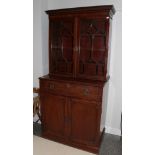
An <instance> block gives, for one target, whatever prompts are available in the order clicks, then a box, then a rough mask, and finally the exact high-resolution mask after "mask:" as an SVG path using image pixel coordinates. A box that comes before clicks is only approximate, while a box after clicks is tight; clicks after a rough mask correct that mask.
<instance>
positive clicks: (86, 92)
mask: <svg viewBox="0 0 155 155" xmlns="http://www.w3.org/2000/svg"><path fill="white" fill-rule="evenodd" d="M84 95H85V96H87V95H89V90H88V89H87V88H86V89H84Z"/></svg>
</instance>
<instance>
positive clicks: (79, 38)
mask: <svg viewBox="0 0 155 155" xmlns="http://www.w3.org/2000/svg"><path fill="white" fill-rule="evenodd" d="M46 13H47V14H48V16H49V74H48V75H46V76H44V77H41V78H40V99H41V114H42V136H43V137H45V138H48V139H51V140H54V141H57V142H61V143H64V144H67V145H70V146H73V147H76V148H80V149H83V150H87V151H90V152H93V153H98V151H99V147H100V142H101V137H102V135H103V132H104V129H103V131H100V126H101V113H102V101H103V98H102V94H103V87H104V84H105V82H106V80H107V76H108V55H109V52H108V50H109V42H110V39H109V33H110V23H111V19H112V15H113V14H114V13H115V10H114V7H113V6H111V5H109V6H96V7H85V8H72V9H60V10H49V11H46Z"/></svg>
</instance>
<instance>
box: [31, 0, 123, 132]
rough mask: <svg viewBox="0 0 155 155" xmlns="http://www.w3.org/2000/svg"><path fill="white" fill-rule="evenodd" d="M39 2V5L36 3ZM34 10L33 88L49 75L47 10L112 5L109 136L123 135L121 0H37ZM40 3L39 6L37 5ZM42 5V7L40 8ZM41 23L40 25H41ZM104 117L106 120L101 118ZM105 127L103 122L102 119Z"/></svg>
mask: <svg viewBox="0 0 155 155" xmlns="http://www.w3.org/2000/svg"><path fill="white" fill-rule="evenodd" d="M36 1H37V2H36ZM34 2H35V3H34V5H36V6H34V9H36V11H38V10H40V11H38V15H36V16H35V17H36V18H37V20H38V24H36V19H35V18H34V20H35V21H34V24H35V25H34V27H35V26H36V28H37V29H35V32H34V34H35V36H34V40H35V39H36V40H35V41H34V53H35V54H34V55H35V58H34V85H38V80H37V78H38V77H39V76H40V75H43V74H46V73H48V57H47V56H48V40H47V39H48V32H47V30H48V19H47V15H46V14H45V13H44V11H45V10H51V9H60V8H71V7H82V6H95V5H108V4H113V5H114V6H115V9H116V14H115V15H114V17H113V21H112V42H111V60H110V77H111V78H110V81H109V83H108V85H107V86H106V89H107V92H106V94H107V98H106V101H107V111H105V112H106V120H105V125H106V132H108V133H111V134H116V135H120V120H121V109H122V108H121V106H122V82H121V81H122V79H121V76H122V75H121V74H122V70H121V65H122V64H121V63H122V53H121V52H122V49H121V46H122V45H121V42H122V38H121V36H122V33H121V30H122V27H121V25H122V18H121V17H122V11H121V10H122V3H121V1H120V0H105V1H104V0H85V1H83V0H78V1H73V0H44V1H42V2H41V0H34ZM36 3H37V4H36ZM38 3H39V4H38ZM40 5H41V6H40ZM40 22H41V23H40ZM102 117H103V116H102ZM102 120H103V121H102V125H103V123H104V119H102Z"/></svg>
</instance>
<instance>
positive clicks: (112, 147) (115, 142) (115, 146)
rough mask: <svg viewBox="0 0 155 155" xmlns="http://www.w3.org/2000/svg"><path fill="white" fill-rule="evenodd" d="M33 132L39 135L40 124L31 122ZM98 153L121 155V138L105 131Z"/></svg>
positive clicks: (101, 154) (102, 154) (100, 154)
mask: <svg viewBox="0 0 155 155" xmlns="http://www.w3.org/2000/svg"><path fill="white" fill-rule="evenodd" d="M33 134H34V135H36V136H40V134H41V125H40V124H37V123H34V124H33ZM99 155H122V139H121V138H120V136H116V135H111V134H107V133H105V135H104V138H103V141H102V144H101V148H100V152H99Z"/></svg>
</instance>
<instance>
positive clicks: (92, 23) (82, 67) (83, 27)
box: [77, 18, 108, 80]
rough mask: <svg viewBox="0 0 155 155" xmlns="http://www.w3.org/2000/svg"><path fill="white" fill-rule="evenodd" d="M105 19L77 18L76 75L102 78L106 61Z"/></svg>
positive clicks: (106, 30) (95, 78)
mask: <svg viewBox="0 0 155 155" xmlns="http://www.w3.org/2000/svg"><path fill="white" fill-rule="evenodd" d="M107 32H108V29H107V20H106V19H105V18H92V19H91V18H79V32H78V34H79V45H78V46H79V53H78V61H77V62H78V64H77V77H80V78H85V79H94V80H103V79H104V76H105V72H106V62H107V60H106V59H107V56H106V53H107V44H106V41H107V37H108V35H107Z"/></svg>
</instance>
